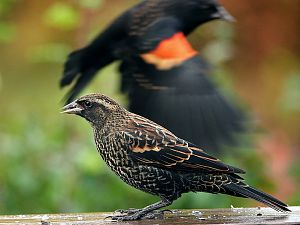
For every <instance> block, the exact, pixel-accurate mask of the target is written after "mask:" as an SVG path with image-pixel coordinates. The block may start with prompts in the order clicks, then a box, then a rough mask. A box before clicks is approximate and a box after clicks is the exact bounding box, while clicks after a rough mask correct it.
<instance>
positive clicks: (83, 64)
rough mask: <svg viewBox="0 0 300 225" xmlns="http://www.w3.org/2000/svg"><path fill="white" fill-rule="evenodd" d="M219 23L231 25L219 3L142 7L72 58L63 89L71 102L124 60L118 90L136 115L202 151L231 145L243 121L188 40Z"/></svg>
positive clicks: (151, 1) (201, 0)
mask: <svg viewBox="0 0 300 225" xmlns="http://www.w3.org/2000/svg"><path fill="white" fill-rule="evenodd" d="M217 19H221V20H232V19H233V17H232V16H231V15H230V14H229V13H228V12H227V11H226V10H225V9H224V7H222V5H221V4H219V2H218V1H217V0H185V1H182V0H172V1H170V0H145V1H140V2H139V3H138V4H136V5H135V6H133V7H132V8H130V9H128V10H127V11H125V12H124V13H123V14H122V15H120V16H119V17H118V18H116V20H114V21H113V22H112V24H110V25H109V26H108V27H107V28H106V29H105V30H104V31H103V32H101V33H100V34H99V35H98V36H97V37H96V38H95V39H94V40H93V41H92V42H91V43H89V44H88V45H87V46H85V47H83V48H81V49H79V50H76V51H74V52H72V53H71V54H70V55H69V57H68V59H67V61H66V63H65V68H64V74H63V77H62V79H61V82H60V85H61V87H64V86H68V85H71V84H74V85H73V87H72V88H71V89H70V91H69V92H68V94H67V96H66V97H67V102H70V101H72V100H73V99H74V97H76V95H78V93H79V92H80V91H82V90H83V89H84V88H85V86H86V85H88V84H89V82H90V81H91V80H92V79H93V77H94V76H96V75H97V72H98V71H101V70H102V69H103V68H104V67H105V66H107V65H109V64H111V63H112V62H114V61H117V60H120V62H121V63H120V72H121V90H122V92H123V93H125V94H128V100H129V105H128V108H129V110H130V111H131V112H134V113H137V114H139V115H142V116H144V117H146V118H149V119H151V120H153V121H154V122H156V123H158V124H161V125H162V126H164V127H166V128H167V129H169V130H172V132H174V133H175V134H176V135H178V136H180V137H182V138H184V139H187V140H189V141H191V142H193V143H195V144H197V145H199V146H200V147H202V148H205V149H209V150H212V151H216V150H217V149H219V147H222V145H223V144H227V143H231V142H232V141H234V135H235V134H236V133H237V132H240V131H241V130H243V119H244V118H243V115H242V113H241V112H240V111H239V110H237V108H236V107H235V106H233V104H232V103H231V102H229V101H228V100H227V99H225V98H224V97H223V96H222V93H220V92H219V91H218V88H217V87H216V85H215V84H214V83H213V82H212V81H211V78H210V76H209V75H210V71H209V69H208V68H209V66H208V65H207V63H206V62H205V61H204V60H203V59H202V58H200V56H199V54H198V53H197V51H196V50H194V49H193V48H192V46H191V45H190V43H189V42H188V41H187V39H186V36H187V35H189V34H190V33H191V32H193V31H194V30H195V29H196V28H197V27H198V26H200V25H202V24H204V23H207V22H209V21H212V20H217ZM174 112H176V113H174Z"/></svg>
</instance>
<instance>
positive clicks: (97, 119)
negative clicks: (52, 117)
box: [63, 94, 289, 220]
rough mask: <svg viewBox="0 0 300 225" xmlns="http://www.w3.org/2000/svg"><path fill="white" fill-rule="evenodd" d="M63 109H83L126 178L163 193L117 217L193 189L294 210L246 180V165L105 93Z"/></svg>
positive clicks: (104, 152)
mask: <svg viewBox="0 0 300 225" xmlns="http://www.w3.org/2000/svg"><path fill="white" fill-rule="evenodd" d="M63 112H64V113H69V114H76V115H79V116H81V117H83V118H85V119H86V120H87V121H88V122H89V123H90V124H91V126H92V127H93V130H94V137H95V142H96V146H97V149H98V152H99V153H100V155H101V156H102V158H103V159H104V161H105V162H106V163H107V165H108V166H109V167H110V168H111V169H112V170H113V171H114V172H115V173H116V174H117V175H118V176H119V177H120V178H121V179H122V180H123V181H125V182H126V183H128V184H129V185H131V186H133V187H135V188H137V189H140V190H142V191H145V192H147V193H150V194H153V195H157V196H159V197H160V198H161V201H160V202H158V203H155V204H153V205H150V206H147V207H145V208H143V209H135V210H128V211H125V212H126V213H127V214H125V215H124V214H123V215H119V216H112V218H113V219H116V220H136V219H141V218H143V217H149V215H151V213H152V212H153V210H156V209H159V208H162V207H165V206H168V205H170V204H171V203H172V202H173V201H174V200H176V199H177V198H179V197H180V196H181V195H182V194H183V193H186V192H190V191H194V192H209V193H213V194H217V193H222V194H228V195H234V196H238V197H247V198H252V199H255V200H257V201H259V202H262V203H264V204H266V205H268V206H270V207H272V208H274V209H275V210H277V211H282V212H285V211H289V209H288V208H287V205H286V204H284V203H283V202H281V201H279V200H277V199H276V198H274V197H272V196H270V195H268V194H266V193H263V192H262V191H259V190H257V189H255V188H253V187H251V186H249V185H247V184H245V183H244V182H243V178H241V177H240V176H239V175H238V174H241V173H244V171H243V170H241V169H239V168H236V167H233V166H230V165H227V164H224V163H222V162H221V161H220V160H218V159H217V158H215V157H212V156H210V155H208V154H207V153H205V152H204V151H203V150H202V149H200V148H199V147H197V146H196V145H194V144H192V143H190V142H187V141H185V140H183V139H181V138H178V137H177V136H175V135H174V134H173V133H171V132H170V131H168V130H167V129H165V128H163V127H162V126H160V125H158V124H156V123H154V122H152V121H150V120H148V119H146V118H144V117H142V116H139V115H137V114H133V113H131V112H129V111H127V110H126V109H124V108H122V107H121V106H120V105H119V104H118V103H116V102H115V101H114V100H112V99H110V98H108V97H106V96H104V95H101V94H91V95H86V96H83V97H81V98H79V99H78V100H76V101H74V102H72V103H70V104H68V105H67V106H65V107H64V108H63Z"/></svg>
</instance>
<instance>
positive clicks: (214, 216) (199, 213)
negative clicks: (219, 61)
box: [0, 207, 300, 225]
mask: <svg viewBox="0 0 300 225" xmlns="http://www.w3.org/2000/svg"><path fill="white" fill-rule="evenodd" d="M290 209H291V210H292V212H291V213H286V214H285V213H278V212H276V211H274V210H272V209H269V208H231V209H203V210H173V211H172V212H166V213H165V215H164V218H157V219H153V220H142V221H138V222H137V221H133V222H118V223H116V222H113V221H110V220H109V219H105V218H106V217H107V216H109V215H111V213H79V214H75V213H74V214H49V215H46V214H45V215H16V216H0V225H14V224H26V225H33V224H39V225H50V224H51V225H56V224H62V225H70V224H82V225H85V224H91V225H93V224H105V225H109V224H126V225H129V224H133V225H135V224H136V225H137V224H139V225H146V224H157V225H158V224H159V225H173V224H175V225H176V224H300V207H290Z"/></svg>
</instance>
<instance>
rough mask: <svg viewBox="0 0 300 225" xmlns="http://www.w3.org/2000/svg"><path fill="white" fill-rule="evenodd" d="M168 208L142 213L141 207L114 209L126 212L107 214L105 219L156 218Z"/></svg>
mask: <svg viewBox="0 0 300 225" xmlns="http://www.w3.org/2000/svg"><path fill="white" fill-rule="evenodd" d="M166 211H170V210H158V211H154V212H149V213H147V214H144V212H143V210H141V209H128V210H116V211H115V212H118V213H122V214H126V213H127V215H117V216H108V217H106V219H108V218H110V219H111V220H115V221H130V220H140V219H157V218H161V219H162V218H163V216H164V212H166Z"/></svg>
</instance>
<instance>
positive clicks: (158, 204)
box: [110, 198, 172, 221]
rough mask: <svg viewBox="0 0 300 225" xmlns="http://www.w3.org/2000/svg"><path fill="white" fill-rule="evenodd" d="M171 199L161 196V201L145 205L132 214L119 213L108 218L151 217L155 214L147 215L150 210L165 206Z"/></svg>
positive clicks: (122, 219)
mask: <svg viewBox="0 0 300 225" xmlns="http://www.w3.org/2000/svg"><path fill="white" fill-rule="evenodd" d="M171 203H172V201H170V200H168V199H165V198H162V200H161V201H159V202H156V203H154V204H152V205H149V206H146V207H145V208H142V209H139V210H137V211H136V212H135V213H133V214H130V215H129V214H127V215H120V216H111V217H110V218H111V219H112V220H117V221H126V220H139V219H142V218H143V217H146V218H153V217H154V216H155V214H153V215H152V214H151V215H149V216H148V215H147V214H149V213H151V212H153V211H154V210H156V209H160V208H162V207H166V206H168V205H171Z"/></svg>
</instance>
